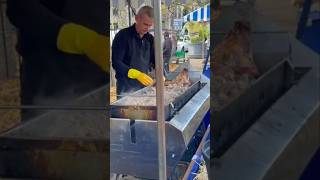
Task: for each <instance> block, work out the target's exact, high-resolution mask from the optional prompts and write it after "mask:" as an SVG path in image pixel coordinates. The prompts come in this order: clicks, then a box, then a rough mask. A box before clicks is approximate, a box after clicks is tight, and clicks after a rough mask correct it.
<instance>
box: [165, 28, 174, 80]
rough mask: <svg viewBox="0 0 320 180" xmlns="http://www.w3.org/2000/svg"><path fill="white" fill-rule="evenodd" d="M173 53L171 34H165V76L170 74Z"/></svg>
mask: <svg viewBox="0 0 320 180" xmlns="http://www.w3.org/2000/svg"><path fill="white" fill-rule="evenodd" d="M171 51H172V41H171V38H170V36H169V32H167V31H166V32H164V43H163V63H164V65H163V67H164V74H165V76H167V75H168V73H169V63H170V58H171Z"/></svg>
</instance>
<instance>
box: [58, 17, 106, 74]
mask: <svg viewBox="0 0 320 180" xmlns="http://www.w3.org/2000/svg"><path fill="white" fill-rule="evenodd" d="M109 46H110V44H109V38H108V37H107V36H104V35H100V34H98V33H96V32H95V31H93V30H91V29H88V28H86V27H84V26H81V25H78V24H74V23H67V24H65V25H63V26H62V27H61V28H60V31H59V34H58V39H57V47H58V49H59V50H60V51H63V52H66V53H71V54H79V55H86V56H87V57H88V58H89V59H90V60H91V61H92V62H94V63H95V64H96V65H98V66H99V67H100V68H101V69H102V70H103V71H105V72H109V68H110V62H109V60H108V59H109V54H110V47H109Z"/></svg>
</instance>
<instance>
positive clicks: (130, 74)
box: [128, 69, 141, 79]
mask: <svg viewBox="0 0 320 180" xmlns="http://www.w3.org/2000/svg"><path fill="white" fill-rule="evenodd" d="M140 74H141V72H140V71H138V70H136V69H129V71H128V77H129V78H131V79H137V78H138V77H139V76H140Z"/></svg>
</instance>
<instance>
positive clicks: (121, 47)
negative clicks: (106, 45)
mask: <svg viewBox="0 0 320 180" xmlns="http://www.w3.org/2000/svg"><path fill="white" fill-rule="evenodd" d="M126 42H127V40H126V35H125V33H123V32H121V31H120V32H119V33H118V34H116V36H115V38H114V40H113V42H112V67H113V69H114V70H115V71H116V72H117V73H118V74H121V75H122V76H125V77H126V76H127V74H128V71H129V69H130V67H129V66H128V65H127V64H125V63H124V62H125V59H124V58H125V54H126V49H127V46H128V44H127V43H126Z"/></svg>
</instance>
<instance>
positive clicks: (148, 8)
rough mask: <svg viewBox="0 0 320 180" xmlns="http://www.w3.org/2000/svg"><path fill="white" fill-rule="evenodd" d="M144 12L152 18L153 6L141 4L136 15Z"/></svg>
mask: <svg viewBox="0 0 320 180" xmlns="http://www.w3.org/2000/svg"><path fill="white" fill-rule="evenodd" d="M144 14H146V15H147V16H148V17H150V18H153V8H152V7H151V6H142V7H141V8H140V9H139V11H138V13H137V16H142V15H144Z"/></svg>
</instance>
